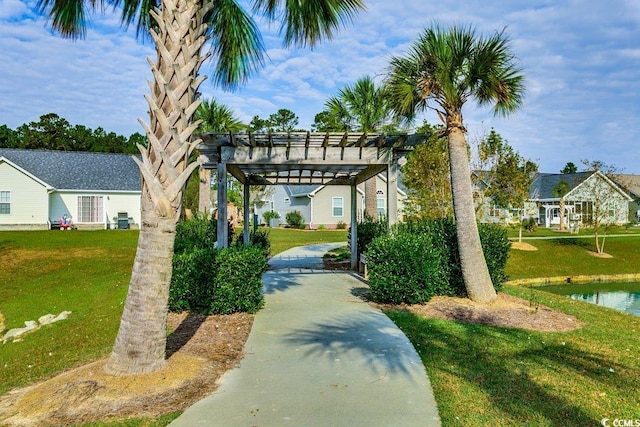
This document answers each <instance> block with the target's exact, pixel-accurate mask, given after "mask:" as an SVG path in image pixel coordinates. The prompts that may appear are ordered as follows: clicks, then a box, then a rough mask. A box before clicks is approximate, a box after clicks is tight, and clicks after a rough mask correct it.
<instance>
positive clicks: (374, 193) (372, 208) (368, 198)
mask: <svg viewBox="0 0 640 427" xmlns="http://www.w3.org/2000/svg"><path fill="white" fill-rule="evenodd" d="M364 212H365V213H366V214H367V215H369V216H370V217H371V218H373V219H377V218H378V189H377V188H376V177H375V176H374V177H373V178H369V179H368V180H366V181H365V182H364Z"/></svg>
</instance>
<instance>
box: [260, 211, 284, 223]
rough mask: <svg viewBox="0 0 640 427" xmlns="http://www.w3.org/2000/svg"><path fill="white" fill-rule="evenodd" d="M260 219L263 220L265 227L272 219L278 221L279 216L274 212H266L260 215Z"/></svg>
mask: <svg viewBox="0 0 640 427" xmlns="http://www.w3.org/2000/svg"><path fill="white" fill-rule="evenodd" d="M262 217H263V218H264V222H266V223H267V225H269V222H270V221H271V220H272V219H280V214H279V213H278V212H276V211H266V212H265V213H263V214H262Z"/></svg>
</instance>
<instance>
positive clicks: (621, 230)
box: [507, 226, 640, 239]
mask: <svg viewBox="0 0 640 427" xmlns="http://www.w3.org/2000/svg"><path fill="white" fill-rule="evenodd" d="M518 232H519V228H518V227H517V226H508V227H507V234H508V236H509V238H511V239H514V238H517V237H518ZM603 232H604V230H603V229H602V230H600V232H599V233H600V234H602V233H603ZM592 234H593V228H588V227H582V228H580V230H579V232H578V234H570V233H569V232H568V231H558V230H556V229H552V228H545V227H538V228H537V229H536V231H532V232H528V231H526V230H524V229H522V237H523V238H527V237H556V236H574V237H575V236H591V235H592ZM606 234H608V235H611V234H640V227H634V226H629V227H625V226H611V227H609V228H608V229H607V232H606Z"/></svg>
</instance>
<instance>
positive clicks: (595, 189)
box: [525, 171, 633, 227]
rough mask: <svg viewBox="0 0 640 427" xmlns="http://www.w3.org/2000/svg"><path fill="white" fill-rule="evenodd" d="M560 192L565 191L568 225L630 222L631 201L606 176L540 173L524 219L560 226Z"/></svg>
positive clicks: (533, 185)
mask: <svg viewBox="0 0 640 427" xmlns="http://www.w3.org/2000/svg"><path fill="white" fill-rule="evenodd" d="M559 189H564V191H565V194H564V197H563V199H564V205H565V212H564V217H565V224H567V225H568V226H572V225H576V224H577V225H580V224H588V223H591V222H593V221H594V220H596V219H597V220H598V221H599V222H601V223H606V224H626V223H628V222H629V203H630V202H632V200H633V199H632V198H631V197H630V196H629V195H628V194H627V192H626V191H625V190H624V189H623V188H622V187H621V186H620V185H618V184H616V183H615V182H613V181H612V180H610V179H609V178H607V177H606V176H605V175H604V174H603V173H601V172H599V171H596V172H579V173H574V174H545V173H542V174H539V175H538V176H537V177H536V179H535V180H534V181H533V184H532V185H531V190H530V193H529V197H530V199H529V201H528V202H527V203H525V212H526V214H525V216H533V217H535V218H537V219H538V224H540V225H542V226H544V227H551V226H555V225H559V224H560V215H561V213H560V205H561V197H559V193H558V191H559Z"/></svg>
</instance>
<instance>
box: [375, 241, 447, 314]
mask: <svg viewBox="0 0 640 427" xmlns="http://www.w3.org/2000/svg"><path fill="white" fill-rule="evenodd" d="M366 254H367V264H368V266H369V292H370V297H371V299H373V300H374V301H378V302H386V303H392V304H399V303H402V302H405V303H408V304H417V303H422V302H424V301H428V300H429V299H431V297H432V296H433V295H436V294H440V293H441V292H442V291H443V289H445V288H446V287H447V285H448V283H447V278H446V275H445V274H444V272H443V271H442V268H441V265H442V263H443V261H442V251H440V250H439V248H438V247H436V246H435V245H434V244H433V242H432V240H431V237H430V236H429V235H427V234H411V233H407V232H400V233H394V234H388V235H385V236H381V237H378V238H376V239H374V240H373V241H372V242H371V243H370V244H369V247H368V249H367V253H366Z"/></svg>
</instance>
